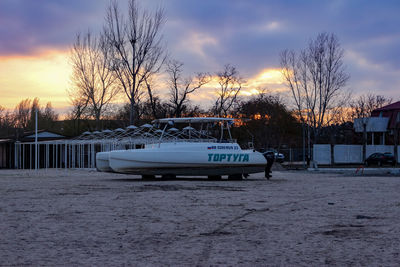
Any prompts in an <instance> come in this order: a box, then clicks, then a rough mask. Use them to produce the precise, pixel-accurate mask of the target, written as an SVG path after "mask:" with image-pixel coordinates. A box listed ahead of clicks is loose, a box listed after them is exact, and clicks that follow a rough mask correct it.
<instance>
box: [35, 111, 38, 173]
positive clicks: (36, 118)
mask: <svg viewBox="0 0 400 267" xmlns="http://www.w3.org/2000/svg"><path fill="white" fill-rule="evenodd" d="M38 168H39V164H38V109H35V170H37V169H38Z"/></svg>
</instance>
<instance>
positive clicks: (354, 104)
mask: <svg viewBox="0 0 400 267" xmlns="http://www.w3.org/2000/svg"><path fill="white" fill-rule="evenodd" d="M390 103H392V99H391V98H386V97H385V96H382V95H374V94H367V95H361V96H359V97H358V98H357V99H355V100H353V101H351V102H350V108H351V111H350V118H351V119H352V120H354V119H356V118H366V117H370V116H371V112H372V111H373V110H374V109H378V108H381V107H383V106H386V105H389V104H390Z"/></svg>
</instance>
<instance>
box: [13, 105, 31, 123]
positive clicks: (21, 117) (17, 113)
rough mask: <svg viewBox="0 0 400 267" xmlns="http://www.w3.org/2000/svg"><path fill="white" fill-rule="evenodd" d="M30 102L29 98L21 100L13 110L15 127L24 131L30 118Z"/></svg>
mask: <svg viewBox="0 0 400 267" xmlns="http://www.w3.org/2000/svg"><path fill="white" fill-rule="evenodd" d="M31 102H32V100H30V99H29V98H27V99H24V100H21V101H20V102H19V103H18V104H17V106H16V107H15V110H14V118H15V127H17V128H22V129H26V128H27V127H28V123H29V119H30V117H31Z"/></svg>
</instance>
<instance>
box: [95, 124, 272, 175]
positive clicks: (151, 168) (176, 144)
mask: <svg viewBox="0 0 400 267" xmlns="http://www.w3.org/2000/svg"><path fill="white" fill-rule="evenodd" d="M232 122H233V119H228V118H172V119H160V120H155V121H153V123H155V124H164V123H165V124H166V125H165V127H164V129H163V133H164V132H165V133H166V132H167V126H168V125H170V126H171V125H174V124H177V123H185V124H189V127H185V128H184V129H186V132H185V133H184V134H182V133H179V134H177V136H183V135H184V136H185V139H179V138H170V137H171V136H169V138H167V139H163V133H161V135H160V139H159V141H158V142H156V143H155V142H153V143H151V144H146V145H145V146H144V148H143V149H130V150H115V151H110V152H103V153H102V154H100V153H98V154H100V155H99V156H98V157H97V162H98V163H100V165H101V167H100V168H99V166H98V169H99V170H102V169H105V170H107V166H106V165H107V164H109V167H110V168H111V169H112V170H113V171H115V172H120V173H131V174H137V175H142V176H143V177H144V178H145V177H153V176H155V175H163V176H170V177H175V176H176V175H191V176H209V177H210V178H220V176H221V175H229V176H230V178H241V177H242V176H243V175H246V174H249V173H257V172H262V171H264V169H265V165H266V163H267V161H266V159H265V158H264V156H263V155H262V154H261V153H259V152H257V151H255V150H253V149H248V150H242V149H241V148H240V146H239V145H238V144H237V143H236V142H235V141H234V140H232V138H231V135H230V130H229V124H230V123H232ZM193 123H199V124H204V123H214V124H215V123H217V124H220V125H221V139H220V140H218V139H216V138H210V137H209V136H206V137H207V138H202V137H205V136H204V134H202V133H204V132H208V129H200V130H195V129H194V128H192V127H191V124H193ZM224 125H225V126H224ZM224 129H226V130H227V132H228V133H229V137H230V138H229V139H228V140H223V139H222V137H223V131H224ZM202 135H203V136H202ZM153 140H154V139H153ZM107 156H108V163H107V162H106V160H107Z"/></svg>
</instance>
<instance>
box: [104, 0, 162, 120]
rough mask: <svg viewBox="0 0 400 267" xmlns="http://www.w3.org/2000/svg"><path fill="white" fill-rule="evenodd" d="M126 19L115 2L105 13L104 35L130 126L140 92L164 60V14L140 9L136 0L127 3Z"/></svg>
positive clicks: (133, 118) (160, 10)
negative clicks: (122, 93) (128, 114)
mask: <svg viewBox="0 0 400 267" xmlns="http://www.w3.org/2000/svg"><path fill="white" fill-rule="evenodd" d="M127 12H128V17H127V18H125V17H124V16H123V14H122V13H121V11H120V8H119V6H118V4H117V1H113V2H112V3H111V4H110V6H109V7H108V10H107V16H106V23H105V27H104V35H105V36H106V38H107V42H108V43H109V44H110V45H111V47H112V49H113V50H112V51H113V58H114V62H113V70H114V74H115V76H116V77H117V79H118V81H119V84H120V86H121V87H122V88H123V89H124V91H125V94H126V96H127V97H128V99H129V103H130V123H131V124H133V123H134V120H135V119H136V118H135V113H136V110H135V109H136V108H135V105H137V102H138V101H139V100H140V92H141V91H143V90H146V89H147V88H146V86H145V81H146V80H149V78H150V77H151V76H152V75H154V74H156V73H157V72H159V70H160V68H161V66H162V64H163V63H164V61H165V53H164V48H163V46H162V45H161V40H162V37H161V36H160V34H159V32H160V29H161V26H162V25H163V23H164V12H163V10H162V9H157V10H156V12H155V13H153V14H152V13H149V12H148V11H147V10H142V9H140V8H139V6H138V4H137V2H136V0H129V6H128V10H127Z"/></svg>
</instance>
